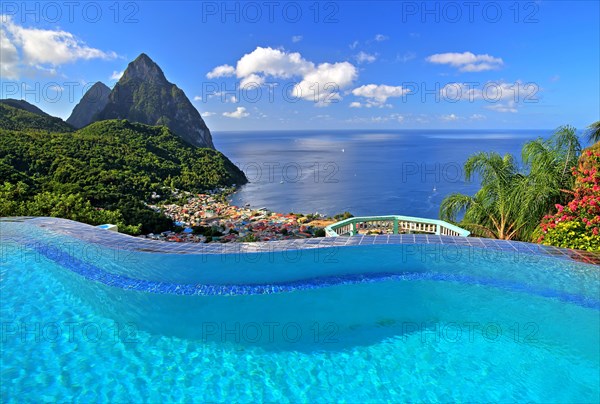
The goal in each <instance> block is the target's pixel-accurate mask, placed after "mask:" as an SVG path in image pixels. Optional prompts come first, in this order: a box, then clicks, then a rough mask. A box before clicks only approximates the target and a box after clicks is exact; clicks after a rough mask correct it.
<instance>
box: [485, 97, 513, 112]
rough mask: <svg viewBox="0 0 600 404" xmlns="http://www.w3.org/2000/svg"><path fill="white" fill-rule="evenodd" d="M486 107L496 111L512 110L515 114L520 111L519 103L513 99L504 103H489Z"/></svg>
mask: <svg viewBox="0 0 600 404" xmlns="http://www.w3.org/2000/svg"><path fill="white" fill-rule="evenodd" d="M486 108H487V109H490V110H492V111H496V112H510V113H513V114H514V113H516V112H518V110H517V105H516V103H515V102H514V101H512V100H510V101H508V102H506V103H504V104H503V103H498V104H493V105H488V106H487V107H486Z"/></svg>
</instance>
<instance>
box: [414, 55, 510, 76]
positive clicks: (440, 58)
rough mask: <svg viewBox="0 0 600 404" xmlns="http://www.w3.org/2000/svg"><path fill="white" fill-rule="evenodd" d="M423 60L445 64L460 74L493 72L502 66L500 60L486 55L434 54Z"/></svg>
mask: <svg viewBox="0 0 600 404" xmlns="http://www.w3.org/2000/svg"><path fill="white" fill-rule="evenodd" d="M425 60H427V61H428V62H430V63H436V64H447V65H450V66H453V67H456V68H458V70H459V71H461V72H482V71H485V70H495V69H499V68H500V67H502V66H503V65H504V61H503V60H502V59H501V58H496V57H493V56H490V55H488V54H485V55H475V54H473V53H471V52H463V53H452V52H449V53H436V54H435V55H431V56H428V57H427V58H426V59H425Z"/></svg>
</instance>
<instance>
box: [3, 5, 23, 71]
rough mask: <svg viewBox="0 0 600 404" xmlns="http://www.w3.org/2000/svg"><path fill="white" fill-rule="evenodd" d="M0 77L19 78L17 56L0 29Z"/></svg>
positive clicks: (14, 47)
mask: <svg viewBox="0 0 600 404" xmlns="http://www.w3.org/2000/svg"><path fill="white" fill-rule="evenodd" d="M0 18H2V16H0ZM0 76H2V77H3V78H6V79H18V78H19V54H18V53H17V48H16V46H15V45H13V44H12V42H10V40H9V39H8V36H7V35H6V33H5V32H4V30H3V29H0Z"/></svg>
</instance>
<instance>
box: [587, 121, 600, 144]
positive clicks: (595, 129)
mask: <svg viewBox="0 0 600 404" xmlns="http://www.w3.org/2000/svg"><path fill="white" fill-rule="evenodd" d="M587 135H588V140H589V141H590V142H591V143H596V142H600V121H596V122H594V123H593V124H591V125H590V126H588V130H587Z"/></svg>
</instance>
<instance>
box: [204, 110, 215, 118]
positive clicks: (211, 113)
mask: <svg viewBox="0 0 600 404" xmlns="http://www.w3.org/2000/svg"><path fill="white" fill-rule="evenodd" d="M200 115H202V116H204V117H206V116H213V115H217V113H216V112H208V111H207V112H202V113H200Z"/></svg>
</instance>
